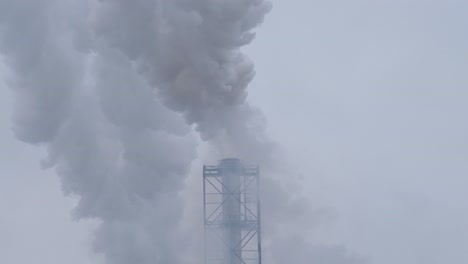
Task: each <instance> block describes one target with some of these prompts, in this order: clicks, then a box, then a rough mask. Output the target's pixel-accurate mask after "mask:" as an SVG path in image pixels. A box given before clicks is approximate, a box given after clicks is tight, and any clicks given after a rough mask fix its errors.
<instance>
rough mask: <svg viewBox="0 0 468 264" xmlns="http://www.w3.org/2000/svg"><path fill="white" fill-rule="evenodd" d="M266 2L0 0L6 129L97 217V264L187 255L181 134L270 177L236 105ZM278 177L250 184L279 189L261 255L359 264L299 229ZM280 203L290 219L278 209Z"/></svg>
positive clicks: (265, 147) (272, 156)
mask: <svg viewBox="0 0 468 264" xmlns="http://www.w3.org/2000/svg"><path fill="white" fill-rule="evenodd" d="M270 9H271V5H270V3H269V2H267V1H263V0H237V1H218V0H134V1H127V0H107V1H104V0H103V1H89V2H86V1H76V0H66V1H63V0H62V1H60V0H38V1H27V2H25V1H12V0H10V1H9V0H2V1H0V48H1V51H2V53H3V54H4V57H5V61H6V62H7V64H8V66H9V68H10V69H11V71H12V72H13V76H12V78H11V79H10V86H11V88H12V89H13V90H14V92H15V94H16V100H17V102H16V111H15V116H14V118H13V123H14V131H15V134H16V135H17V137H18V139H20V140H22V141H25V142H28V143H31V144H39V145H42V146H45V147H46V148H47V149H48V156H47V158H46V159H45V160H44V162H43V165H44V166H45V167H47V168H54V169H55V170H56V171H57V174H58V175H59V176H60V178H61V180H62V185H63V189H64V192H65V193H66V194H70V195H74V196H76V197H78V198H79V203H78V206H77V208H76V209H75V211H74V216H75V217H76V218H77V219H83V218H92V219H96V220H98V221H99V223H100V225H99V227H98V230H96V233H95V244H94V249H95V250H96V251H97V252H99V253H102V254H103V255H104V256H105V259H106V263H110V264H129V263H141V264H146V263H148V264H149V263H184V262H186V261H187V256H185V254H186V252H187V248H188V247H189V245H187V243H184V238H185V237H186V234H182V232H181V228H180V221H181V219H182V218H183V201H182V198H181V192H182V191H183V190H184V183H185V181H186V179H187V177H188V175H189V172H190V168H191V164H192V162H193V160H195V158H196V157H197V155H196V154H197V145H198V144H199V140H198V139H197V136H196V133H194V131H193V130H195V131H196V132H198V134H199V135H200V137H201V138H202V139H203V140H204V141H206V142H208V143H209V144H210V145H211V146H212V147H213V149H216V151H218V152H222V153H226V154H229V155H236V156H239V157H241V158H244V159H248V160H249V161H252V162H258V163H260V164H262V166H264V167H265V168H266V169H265V172H264V173H263V174H272V175H273V174H278V175H279V174H282V172H284V171H282V170H281V169H282V168H281V165H277V164H278V162H277V159H276V158H277V155H278V154H277V152H276V151H275V149H276V148H277V147H276V146H275V144H274V143H272V142H271V140H269V139H268V137H267V136H266V133H265V123H264V120H263V118H262V115H261V112H260V111H259V110H257V109H255V108H254V107H252V106H250V105H249V104H248V102H247V101H246V98H247V87H248V84H249V82H250V81H251V80H252V78H253V77H254V75H255V72H254V67H253V63H252V62H251V61H250V60H249V59H248V58H247V57H246V56H245V55H244V54H243V53H242V51H241V48H242V47H243V46H244V45H247V44H249V43H250V42H251V41H252V40H253V39H254V37H255V33H253V31H252V30H253V29H254V28H255V27H257V26H258V25H259V24H261V23H262V22H263V19H264V16H265V15H266V14H267V13H268V12H269V11H270ZM192 127H194V128H195V129H193V128H192ZM281 184H282V181H281V179H279V180H278V179H276V178H274V177H272V178H269V179H266V181H265V184H264V194H263V195H264V196H265V197H281V199H272V201H275V202H270V203H268V200H269V199H265V200H266V201H267V202H266V204H265V211H266V215H267V216H268V218H267V220H266V221H267V222H268V221H270V222H269V223H268V224H266V225H265V227H266V230H265V233H266V234H269V235H267V236H266V238H267V239H268V241H269V242H268V243H267V246H269V251H270V252H273V251H274V253H272V254H270V256H269V257H270V262H271V263H283V262H284V261H285V260H287V259H290V258H288V256H290V255H294V256H295V259H297V260H298V261H300V262H306V261H314V260H315V261H322V262H321V263H330V264H331V263H333V264H335V263H337V264H338V263H351V264H354V263H361V260H358V259H356V258H354V257H352V256H349V255H347V253H346V252H345V251H344V250H343V249H342V248H341V247H323V248H322V247H315V246H312V245H311V244H310V243H309V242H307V239H303V238H301V236H303V235H304V234H300V232H298V231H299V230H300V231H308V230H307V229H308V228H307V227H308V226H309V225H310V224H309V223H308V222H307V220H304V219H308V218H309V217H315V215H314V212H311V211H310V209H309V208H308V207H309V205H308V204H307V202H305V200H304V199H301V198H299V199H298V198H296V197H292V196H289V195H288V193H291V190H289V189H287V188H286V187H282V186H281ZM292 193H294V191H293V192H292ZM296 196H297V195H296ZM291 208H293V209H291ZM289 210H292V213H291V214H293V215H295V216H296V217H297V218H298V219H303V222H301V223H300V224H298V225H297V222H294V221H292V219H290V218H289V219H286V218H284V217H282V216H283V215H285V214H287V213H288V212H289ZM285 226H289V227H288V229H286V230H287V232H284V230H285V229H284V227H285ZM281 229H282V230H283V232H281V231H279V230H281ZM285 245H288V247H285ZM292 245H297V246H294V250H288V248H290V247H292ZM310 248H313V250H310ZM266 252H268V250H267V251H266ZM192 262H197V260H193V259H192Z"/></svg>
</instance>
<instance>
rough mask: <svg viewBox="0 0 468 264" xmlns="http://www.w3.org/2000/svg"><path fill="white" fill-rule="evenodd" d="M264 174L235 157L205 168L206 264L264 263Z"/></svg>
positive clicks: (257, 168)
mask: <svg viewBox="0 0 468 264" xmlns="http://www.w3.org/2000/svg"><path fill="white" fill-rule="evenodd" d="M259 177H260V171H259V167H258V166H254V165H246V164H244V163H243V162H242V161H241V160H239V159H235V158H229V159H223V160H221V161H219V163H218V165H216V166H206V165H205V166H203V203H204V217H205V264H261V263H262V245H261V222H260V198H259V188H260V180H259Z"/></svg>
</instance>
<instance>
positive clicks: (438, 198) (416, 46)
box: [0, 0, 468, 264]
mask: <svg viewBox="0 0 468 264" xmlns="http://www.w3.org/2000/svg"><path fill="white" fill-rule="evenodd" d="M273 3H274V10H273V12H272V13H270V14H269V15H268V17H267V20H266V22H265V23H264V25H263V26H262V27H261V29H260V30H258V34H257V39H256V40H255V41H254V43H253V44H252V45H251V46H250V47H248V48H247V49H246V51H247V52H248V53H249V55H250V56H251V58H252V59H253V60H254V61H255V63H256V71H257V76H256V79H255V80H254V82H253V83H252V85H251V88H250V90H249V101H250V102H251V103H252V104H253V105H256V106H258V107H260V108H261V109H262V110H263V111H264V114H265V116H266V118H267V119H268V133H269V134H270V135H271V136H272V137H273V138H274V139H275V140H277V141H278V142H279V143H280V144H281V145H282V147H283V148H284V151H285V153H286V156H287V159H288V162H289V163H290V164H291V166H294V169H293V171H294V172H296V173H297V174H300V175H302V176H303V178H302V179H303V185H302V186H303V191H304V192H305V193H307V195H308V197H309V198H310V201H311V204H312V205H313V206H315V207H317V208H325V210H329V211H332V212H333V213H332V215H333V218H332V220H328V218H327V221H322V222H320V223H319V224H318V225H317V226H316V227H315V228H314V232H313V234H312V236H313V237H310V238H308V239H310V240H312V241H314V242H315V243H317V244H343V245H345V246H346V247H347V248H348V249H350V250H351V251H352V252H355V253H357V254H360V255H363V256H365V257H367V258H369V259H370V262H371V263H375V264H390V263H403V264H412V263H426V264H439V263H452V262H456V263H465V262H468V253H467V252H468V229H467V228H466V227H467V224H466V223H467V222H468V203H467V202H466V199H467V196H468V194H467V193H466V186H467V184H468V179H467V178H466V174H467V172H468V166H467V165H466V164H468V162H467V157H468V139H467V137H466V135H467V132H468V131H467V130H468V125H467V124H466V122H465V120H464V117H465V115H466V113H467V112H468V105H467V103H466V102H467V99H468V89H467V87H466V86H467V85H468V75H467V74H466V70H467V68H468V48H467V47H468V45H467V44H468V43H467V42H468V38H467V36H466V33H465V31H466V28H467V26H468V25H467V24H468V18H466V15H465V14H466V10H467V8H468V2H466V1H455V0H452V1H435V0H434V1H423V0H420V1H417V0H412V1H411V0H410V1H391V0H380V1H377V0H375V1H371V0H368V1H364V0H361V1H346V0H335V1H306V0H289V1H279V0H276V1H273ZM1 98H2V102H3V103H2V104H1V106H0V107H1V110H2V111H1V116H0V118H1V119H0V120H1V122H0V127H1V129H0V135H1V137H0V142H1V146H2V147H3V151H2V156H1V160H0V193H1V196H0V197H1V199H0V207H1V209H2V210H1V211H2V213H1V214H2V215H1V217H0V263H5V264H10V263H11V264H22V263H31V262H32V261H36V262H40V263H50V264H55V263H63V262H67V263H71V264H73V263H85V262H90V263H99V262H98V260H97V258H96V257H92V256H89V254H90V253H89V249H88V248H89V246H90V245H89V240H90V237H89V236H90V235H89V232H90V230H91V229H92V227H93V223H84V222H80V223H76V222H72V221H71V217H70V210H71V208H72V207H73V206H74V201H73V198H63V196H62V195H61V193H60V187H59V184H58V179H57V177H55V176H53V174H52V173H51V172H44V171H41V170H40V169H39V165H38V163H39V160H40V158H41V157H43V153H42V152H41V151H40V150H38V149H36V148H33V147H31V146H27V145H25V144H23V143H18V142H17V141H16V140H15V139H14V137H13V135H12V133H11V131H10V128H11V122H10V115H11V105H12V104H11V101H12V99H11V94H10V93H9V92H8V91H7V88H5V87H2V90H1ZM196 164H198V163H196ZM194 171H195V172H196V171H199V170H197V169H196V168H195V169H194ZM199 176H200V175H197V174H194V175H192V177H199ZM286 177H290V175H285V178H286ZM192 181H193V180H192ZM267 220H268V219H265V221H267ZM311 222H315V221H312V220H311ZM70 256H72V257H70ZM70 259H72V260H70Z"/></svg>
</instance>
